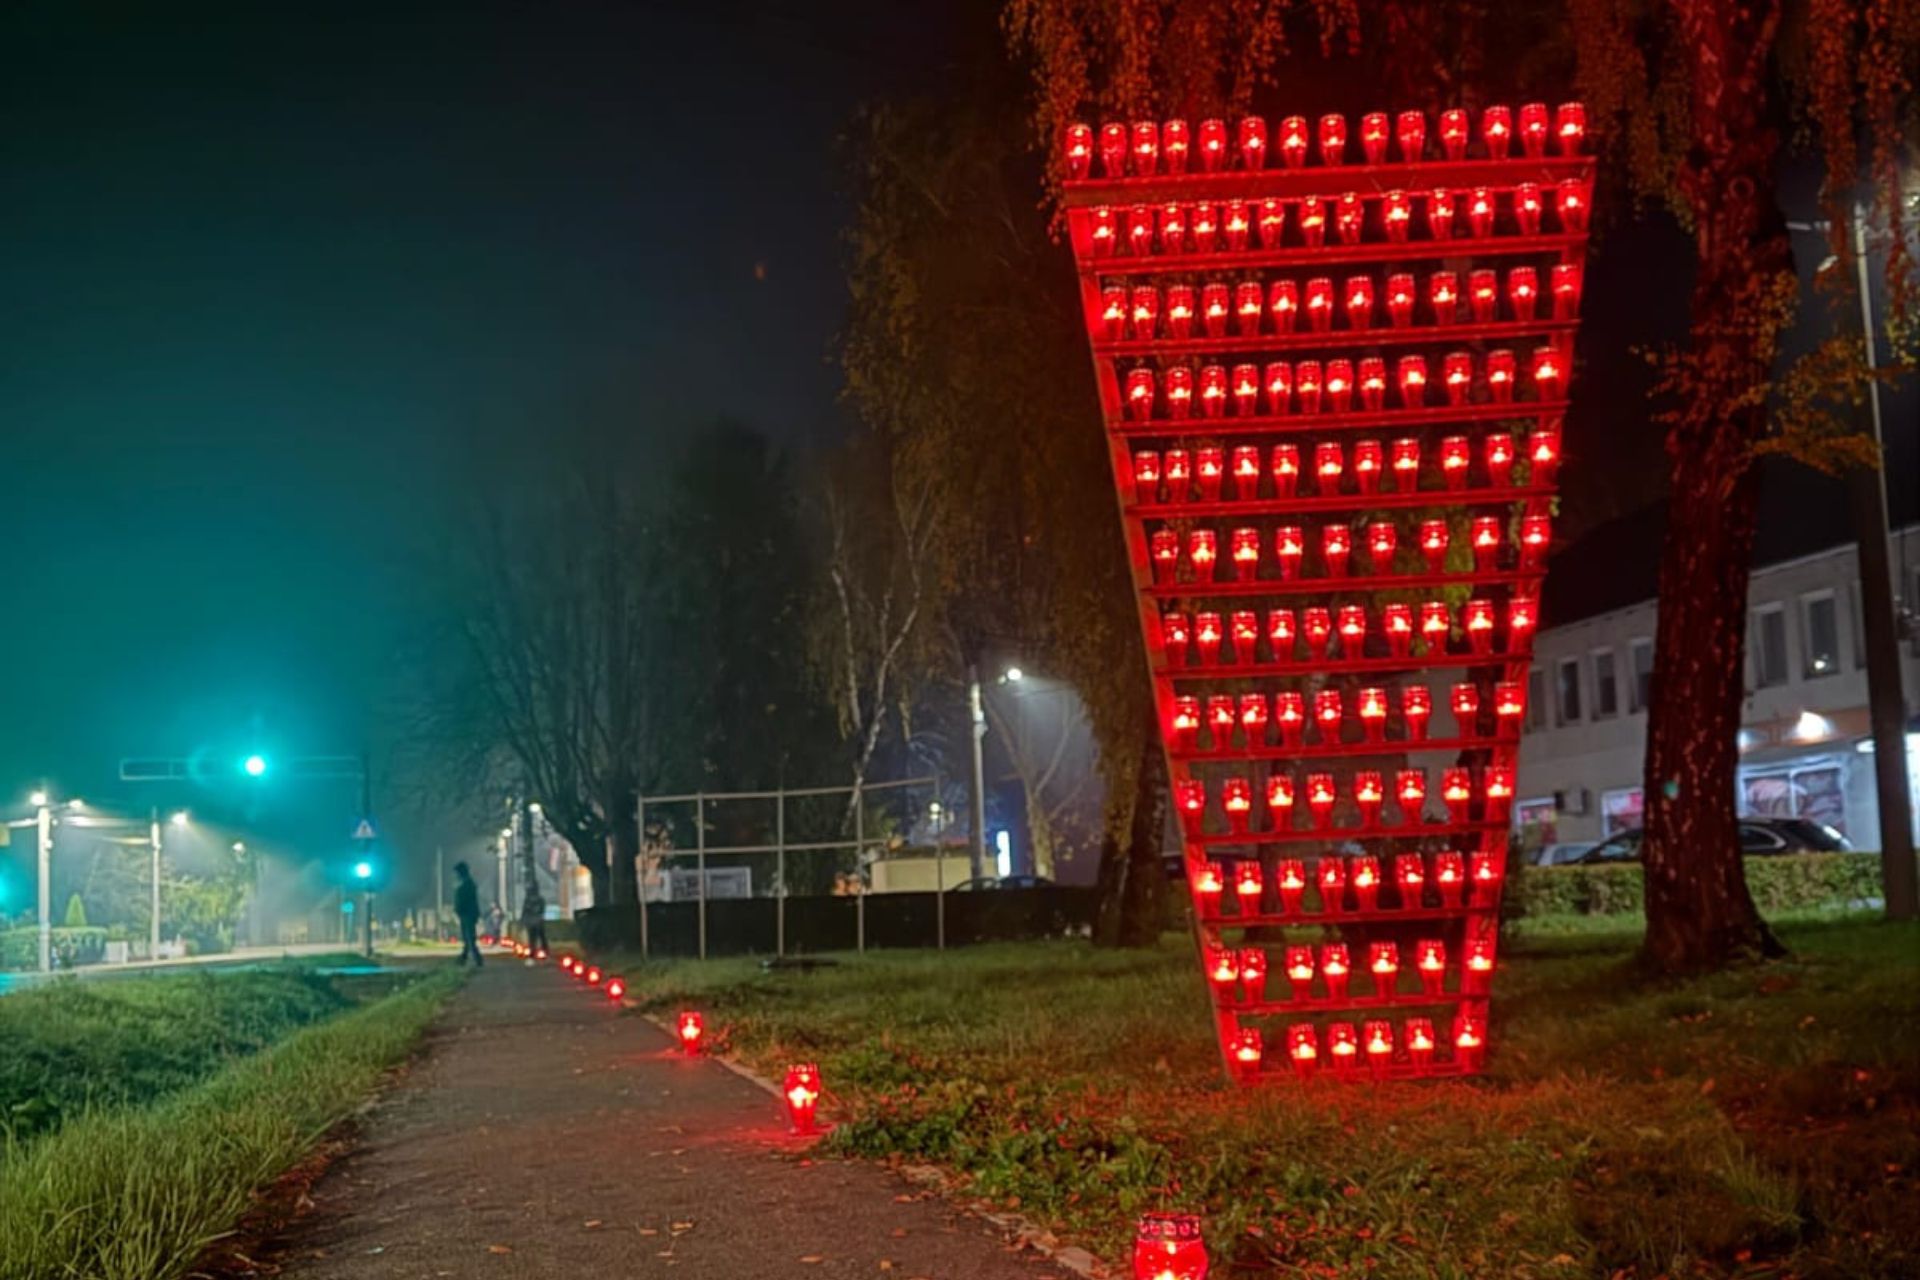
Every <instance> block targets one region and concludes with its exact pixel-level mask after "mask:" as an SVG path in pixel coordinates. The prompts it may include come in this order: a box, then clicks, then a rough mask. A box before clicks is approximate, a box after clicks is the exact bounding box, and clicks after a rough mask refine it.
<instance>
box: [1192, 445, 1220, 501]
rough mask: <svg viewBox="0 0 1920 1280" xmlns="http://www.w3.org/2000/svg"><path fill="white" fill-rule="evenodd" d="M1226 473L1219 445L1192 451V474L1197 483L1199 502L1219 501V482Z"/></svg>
mask: <svg viewBox="0 0 1920 1280" xmlns="http://www.w3.org/2000/svg"><path fill="white" fill-rule="evenodd" d="M1226 472H1227V462H1226V455H1225V454H1224V453H1222V452H1221V451H1220V446H1219V445H1206V446H1203V447H1202V448H1199V449H1196V450H1195V451H1194V454H1193V474H1194V479H1195V480H1196V481H1198V482H1199V487H1200V499H1201V501H1203V502H1217V501H1219V499H1220V482H1221V480H1222V479H1223V478H1224V477H1225V476H1226Z"/></svg>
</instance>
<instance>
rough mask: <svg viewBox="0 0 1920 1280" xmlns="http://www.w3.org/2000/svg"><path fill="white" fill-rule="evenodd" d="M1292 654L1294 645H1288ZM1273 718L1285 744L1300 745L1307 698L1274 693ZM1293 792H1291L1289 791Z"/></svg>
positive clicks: (1305, 719)
mask: <svg viewBox="0 0 1920 1280" xmlns="http://www.w3.org/2000/svg"><path fill="white" fill-rule="evenodd" d="M1288 650H1289V654H1291V650H1292V645H1291V644H1289V645H1288ZM1273 719H1274V723H1275V724H1277V725H1279V726H1280V742H1281V745H1283V746H1288V747H1298V746H1299V745H1300V743H1301V740H1302V738H1303V737H1304V736H1305V733H1306V727H1307V705H1306V700H1305V699H1304V698H1302V697H1301V696H1300V695H1299V694H1298V693H1276V694H1274V695H1273ZM1289 794H1291V792H1289Z"/></svg>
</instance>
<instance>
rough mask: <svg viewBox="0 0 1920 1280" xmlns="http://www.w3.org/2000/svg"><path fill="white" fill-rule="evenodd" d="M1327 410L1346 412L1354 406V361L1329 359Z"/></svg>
mask: <svg viewBox="0 0 1920 1280" xmlns="http://www.w3.org/2000/svg"><path fill="white" fill-rule="evenodd" d="M1326 388H1327V411H1328V412H1329V413H1345V412H1346V411H1347V410H1348V409H1351V408H1352V407H1353V362H1352V361H1351V360H1329V361H1327V382H1326Z"/></svg>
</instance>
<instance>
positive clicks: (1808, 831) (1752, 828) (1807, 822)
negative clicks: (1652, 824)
mask: <svg viewBox="0 0 1920 1280" xmlns="http://www.w3.org/2000/svg"><path fill="white" fill-rule="evenodd" d="M1641 839H1642V832H1641V829H1640V828H1639V827H1634V828H1633V829H1631V830H1629V831H1622V832H1620V833H1619V834H1618V835H1615V836H1613V837H1611V838H1610V839H1607V840H1602V841H1601V842H1600V843H1599V844H1597V845H1595V846H1594V847H1593V848H1592V849H1591V850H1590V851H1589V852H1588V853H1587V854H1586V855H1585V856H1584V857H1582V858H1581V859H1580V861H1581V862H1582V863H1583V864H1586V865H1593V864H1595V863H1603V862H1635V861H1638V860H1639V857H1640V841H1641ZM1852 850H1853V845H1852V844H1851V843H1850V842H1849V841H1848V840H1847V838H1846V837H1845V836H1843V835H1841V834H1840V832H1838V831H1836V830H1835V829H1834V828H1833V827H1830V826H1828V825H1827V824H1826V823H1824V822H1816V821H1814V820H1813V819H1812V818H1742V819H1741V820H1740V851H1741V852H1742V853H1745V854H1749V855H1766V854H1784V853H1849V852H1852Z"/></svg>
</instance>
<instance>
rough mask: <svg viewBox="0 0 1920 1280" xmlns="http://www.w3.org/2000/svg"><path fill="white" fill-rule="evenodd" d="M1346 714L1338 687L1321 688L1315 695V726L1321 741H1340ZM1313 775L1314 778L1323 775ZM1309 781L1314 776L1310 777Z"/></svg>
mask: <svg viewBox="0 0 1920 1280" xmlns="http://www.w3.org/2000/svg"><path fill="white" fill-rule="evenodd" d="M1343 718H1344V714H1343V711H1342V708H1341V705H1340V691H1339V690H1338V689H1321V690H1319V691H1318V692H1316V693H1315V694H1314V695H1313V726H1314V728H1315V729H1316V730H1318V731H1319V734H1320V741H1322V742H1326V743H1334V742H1338V741H1340V722H1341V720H1342V719H1343ZM1321 776H1322V775H1320V774H1314V775H1312V777H1313V778H1318V777H1321ZM1308 781H1309V782H1311V781H1312V778H1309V780H1308Z"/></svg>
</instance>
